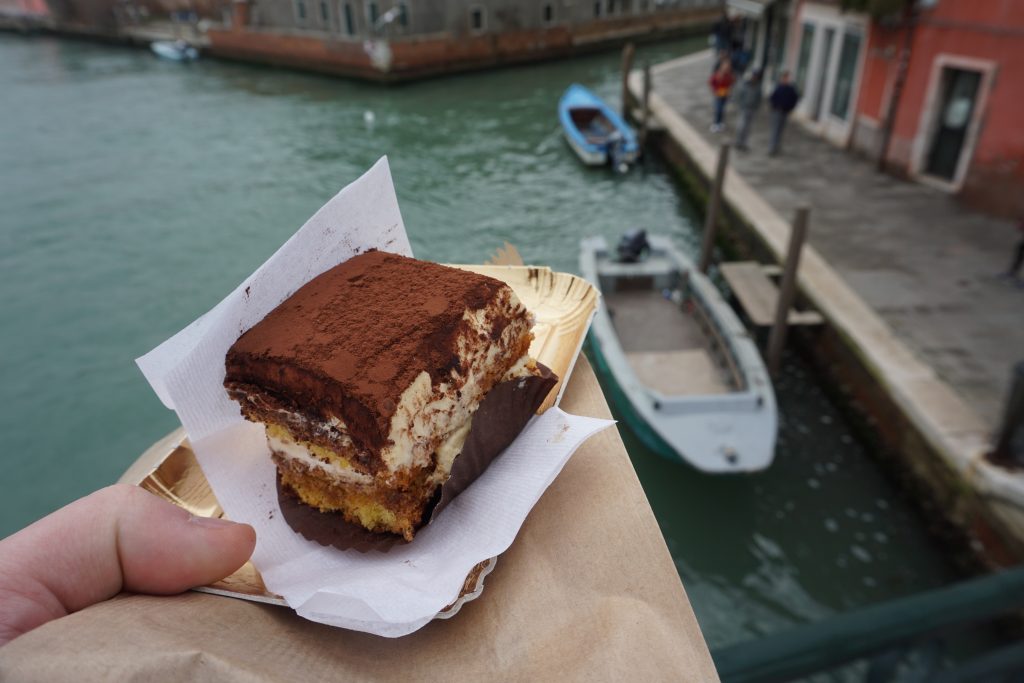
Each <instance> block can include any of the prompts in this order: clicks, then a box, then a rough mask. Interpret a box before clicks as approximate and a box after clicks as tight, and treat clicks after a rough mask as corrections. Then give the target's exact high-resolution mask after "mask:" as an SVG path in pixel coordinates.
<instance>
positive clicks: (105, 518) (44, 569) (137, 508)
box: [0, 484, 256, 645]
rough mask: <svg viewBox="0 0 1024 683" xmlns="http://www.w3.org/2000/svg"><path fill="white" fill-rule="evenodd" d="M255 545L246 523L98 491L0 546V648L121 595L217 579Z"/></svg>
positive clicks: (131, 491)
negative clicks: (64, 617)
mask: <svg viewBox="0 0 1024 683" xmlns="http://www.w3.org/2000/svg"><path fill="white" fill-rule="evenodd" d="M255 546H256V532H255V531H254V530H253V528H252V527H251V526H249V525H248V524H236V523H234V522H228V521H226V520H221V519H208V518H204V517H194V516H192V515H190V514H189V513H188V512H186V511H185V510H182V509H181V508H179V507H177V506H175V505H172V504H171V503H168V502H167V501H164V500H161V499H159V498H157V497H156V496H154V495H152V494H151V493H148V492H146V491H144V490H142V489H140V488H138V487H136V486H129V485H127V484H117V485H114V486H108V487H107V488H105V489H101V490H99V491H97V492H95V493H93V494H91V495H88V496H86V497H85V498H81V499H79V500H76V501H75V502H73V503H71V504H69V505H67V506H65V507H63V508H61V509H60V510H57V511H56V512H54V513H53V514H51V515H49V516H47V517H44V518H43V519H41V520H39V521H38V522H36V523H35V524H32V525H31V526H28V527H26V528H24V529H22V530H21V531H19V532H17V533H15V534H13V535H11V536H8V537H7V538H5V539H3V540H2V541H0V645H3V644H4V643H6V642H8V641H10V640H12V639H14V638H16V637H18V636H19V635H21V634H23V633H26V632H28V631H30V630H32V629H34V628H36V627H37V626H41V625H42V624H45V623H46V622H48V621H50V620H51V619H56V618H58V617H62V616H65V615H67V614H70V613H72V612H75V611H77V610H80V609H83V608H85V607H88V606H89V605H92V604H94V603H97V602H100V601H102V600H106V599H107V598H111V597H113V596H115V595H117V594H118V593H119V592H121V591H123V590H124V591H131V592H135V593H150V594H154V595H169V594H172V593H180V592H182V591H185V590H188V589H189V588H192V587H194V586H202V585H205V584H207V583H211V582H213V581H217V580H218V579H222V578H224V577H225V576H228V575H229V574H231V573H232V572H234V571H235V570H236V569H238V568H239V567H240V566H242V565H243V564H244V563H245V561H246V560H248V559H249V556H250V555H251V554H252V551H253V548H254V547H255Z"/></svg>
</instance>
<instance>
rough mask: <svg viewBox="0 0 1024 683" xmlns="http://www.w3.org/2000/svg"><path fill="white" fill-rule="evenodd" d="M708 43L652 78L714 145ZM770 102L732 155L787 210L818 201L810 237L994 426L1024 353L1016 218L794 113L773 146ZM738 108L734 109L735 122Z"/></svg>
mask: <svg viewBox="0 0 1024 683" xmlns="http://www.w3.org/2000/svg"><path fill="white" fill-rule="evenodd" d="M710 68H711V66H710V52H708V53H705V54H703V55H699V56H694V57H691V58H684V59H682V60H676V61H674V62H669V63H666V64H664V65H659V66H658V67H655V68H654V69H653V71H652V75H653V84H654V87H653V90H654V92H656V93H657V94H658V95H659V96H660V97H661V98H662V99H663V100H664V102H665V103H666V104H667V105H668V106H669V107H671V108H672V109H674V110H675V111H677V112H678V113H679V114H680V115H681V116H682V117H683V118H684V119H685V120H686V121H687V122H688V123H689V124H690V125H691V126H692V128H693V129H695V130H696V131H697V132H698V133H699V134H700V136H701V137H702V138H703V139H704V140H705V141H706V142H707V143H709V144H710V145H714V146H717V145H718V144H719V143H720V142H725V141H728V142H732V140H733V135H734V132H733V130H734V129H733V127H732V126H731V125H730V127H729V129H728V130H727V131H726V132H725V133H721V134H718V135H716V134H712V133H711V132H710V131H709V124H710V123H711V119H712V111H711V98H710V94H709V92H708V87H707V78H708V75H709V73H710ZM767 112H768V109H767V102H765V105H764V108H763V109H762V110H761V112H760V115H759V117H758V118H757V119H756V120H755V123H754V127H753V132H752V135H751V137H750V148H751V151H749V152H746V153H744V152H739V151H737V150H735V149H733V150H732V154H731V156H730V165H731V167H732V169H733V170H734V171H736V172H738V173H739V174H740V175H741V176H742V177H743V179H744V180H745V181H746V182H747V183H748V184H749V185H750V186H751V188H752V189H753V190H755V191H756V192H757V193H758V194H760V195H761V196H762V197H763V198H764V200H766V201H767V202H768V203H769V204H770V205H771V206H772V207H773V208H774V209H775V210H776V211H777V212H778V213H779V214H780V215H781V216H783V217H785V218H786V219H787V220H789V219H790V218H791V217H792V215H793V212H794V210H795V208H796V207H797V205H798V204H800V203H801V202H806V203H807V204H808V205H809V206H810V207H811V227H810V243H811V245H813V246H814V247H815V248H816V249H817V251H818V252H819V253H820V254H821V256H822V257H823V258H824V259H825V260H826V261H827V262H828V264H829V265H830V266H831V267H832V268H833V269H834V270H835V271H836V272H837V273H838V274H839V276H840V277H841V278H842V279H843V280H844V281H845V282H846V284H847V285H849V286H850V287H851V288H852V289H853V290H854V291H855V292H856V293H857V294H858V295H859V296H860V297H861V298H862V299H863V300H864V301H865V303H867V305H868V306H870V307H871V308H872V309H873V310H874V311H875V312H876V313H877V314H878V315H879V316H880V317H881V318H882V319H883V320H884V321H885V323H887V324H888V325H889V326H890V327H891V328H892V330H893V332H894V333H895V335H896V336H897V337H898V338H899V339H900V340H901V341H902V342H904V343H905V344H906V345H907V346H908V347H909V348H910V349H911V350H912V352H913V353H914V354H915V355H917V356H918V357H919V359H920V360H921V361H923V362H924V363H925V364H927V365H928V366H930V367H931V368H933V369H934V370H935V372H936V374H937V375H938V376H939V377H940V378H942V379H943V380H945V382H947V383H948V384H949V385H950V386H951V387H952V388H953V389H954V390H955V391H956V392H957V393H958V394H960V395H961V396H962V397H963V398H964V399H965V402H966V403H967V404H969V405H971V406H972V407H973V408H974V410H975V411H976V412H977V413H978V416H979V417H980V418H981V420H982V421H983V422H984V424H986V425H988V426H989V428H990V429H994V428H995V426H996V425H997V424H998V422H999V420H1000V419H1001V415H1002V406H1003V401H1004V400H1005V396H1006V391H1007V386H1008V379H1009V376H1010V368H1011V367H1012V365H1013V364H1014V363H1015V362H1017V361H1020V360H1024V288H1018V287H1016V286H1014V284H1013V283H1010V282H1006V281H1002V280H999V279H998V278H997V277H996V274H997V273H999V272H1000V271H1001V270H1003V269H1005V268H1006V267H1007V265H1008V264H1009V260H1010V257H1011V254H1012V249H1013V247H1014V245H1015V244H1016V240H1017V239H1019V233H1017V231H1016V228H1015V226H1014V225H1013V223H1012V222H1009V221H1004V220H998V219H995V218H991V217H987V216H985V215H983V214H980V213H977V212H974V211H971V210H970V209H967V208H965V207H964V206H962V205H961V204H960V203H958V202H957V201H956V200H954V199H953V198H952V197H950V196H949V195H947V194H945V193H943V192H941V191H939V190H935V189H932V188H930V187H926V186H923V185H919V184H916V183H909V182H904V181H901V180H898V179H896V178H893V177H891V176H888V175H885V174H881V173H878V172H876V171H875V168H874V166H873V164H872V163H870V162H868V161H866V160H863V159H859V158H857V157H855V156H854V155H852V154H849V153H847V152H845V151H843V150H841V149H838V148H836V147H835V146H833V145H832V144H830V143H828V142H826V141H824V140H823V139H822V138H819V137H817V136H815V135H812V134H811V133H809V132H808V131H806V130H805V129H804V128H803V127H802V126H801V125H800V124H799V123H798V122H796V121H792V120H791V121H790V123H789V125H788V126H787V128H786V131H785V135H784V138H783V145H782V147H783V149H782V153H781V154H780V155H779V156H778V157H774V158H773V157H769V156H768V154H767V148H768V118H769V117H768V113H767ZM736 118H738V117H734V116H732V112H730V116H729V123H730V124H732V123H734V120H735V119H736Z"/></svg>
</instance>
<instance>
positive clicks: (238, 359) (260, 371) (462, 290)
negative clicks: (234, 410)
mask: <svg viewBox="0 0 1024 683" xmlns="http://www.w3.org/2000/svg"><path fill="white" fill-rule="evenodd" d="M504 287H507V285H505V284H504V283H502V282H501V281H499V280H496V279H494V278H490V277H486V276H483V275H477V274H475V273H470V272H467V271H463V270H458V269H455V268H448V267H445V266H440V265H437V264H434V263H428V262H425V261H417V260H415V259H410V258H406V257H403V256H398V255H395V254H389V253H385V252H380V251H369V252H366V253H365V254H361V255H359V256H355V257H353V258H351V259H349V260H348V261H346V262H345V263H342V264H341V265H338V266H336V267H334V268H332V269H331V270H328V271H327V272H325V273H323V274H322V275H320V276H318V277H316V278H314V279H313V280H311V281H310V282H309V283H307V284H306V285H304V286H303V287H302V288H300V289H299V290H298V291H297V292H295V294H293V295H292V296H291V297H290V298H288V299H287V300H285V301H284V302H283V303H282V304H281V305H280V306H278V307H277V308H275V309H274V310H273V311H271V312H270V313H269V314H268V315H267V317H266V318H264V319H263V320H262V321H260V322H259V323H257V324H256V325H255V326H254V327H252V328H251V329H249V330H248V331H247V332H246V333H245V334H243V335H242V336H241V337H240V338H239V339H238V341H236V342H235V344H234V345H233V346H232V347H231V349H230V350H229V351H228V354H227V359H226V368H227V377H226V379H225V385H227V386H229V387H230V386H231V385H232V384H245V385H249V386H256V387H259V388H260V389H261V390H263V391H267V392H269V393H271V394H274V395H276V396H277V397H278V398H282V399H283V398H284V397H288V398H287V400H288V402H290V403H291V404H292V405H293V406H294V407H295V408H296V409H297V410H300V411H301V412H303V413H307V414H310V413H311V414H313V415H315V416H317V417H320V418H325V417H328V416H332V415H333V416H337V417H340V418H341V419H343V420H344V421H345V422H346V424H347V425H348V430H349V434H350V436H352V438H353V440H354V441H356V442H357V445H359V446H361V447H363V448H367V449H369V450H371V451H378V450H379V449H380V448H382V447H383V446H384V445H385V439H386V437H387V432H388V428H389V423H390V417H391V415H392V414H393V413H394V410H395V408H396V406H397V403H398V401H399V398H400V397H401V394H402V392H403V391H404V390H405V389H406V388H407V387H408V386H409V385H410V383H411V382H412V381H413V379H414V378H415V377H416V376H417V375H418V374H419V373H420V372H422V371H426V372H428V373H429V374H430V377H431V380H432V382H434V383H437V382H439V381H444V380H446V379H447V378H448V377H449V376H450V374H451V372H452V371H453V370H456V371H458V370H460V369H461V368H460V361H459V357H458V353H457V351H456V348H455V340H456V338H457V337H458V333H459V331H460V330H461V329H463V326H464V325H465V322H464V321H463V319H462V315H463V312H464V311H465V310H466V309H469V310H478V309H481V308H483V307H485V306H486V305H488V304H489V303H490V302H492V301H493V300H494V299H495V298H496V297H497V295H498V293H499V291H500V290H501V289H502V288H504ZM522 315H525V311H522ZM496 322H498V323H499V324H498V325H496V327H500V328H502V329H504V326H505V325H506V324H507V323H508V320H507V319H502V320H500V321H496ZM492 334H495V333H493V332H492ZM496 334H497V335H500V331H497V332H496Z"/></svg>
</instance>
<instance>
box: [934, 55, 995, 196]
mask: <svg viewBox="0 0 1024 683" xmlns="http://www.w3.org/2000/svg"><path fill="white" fill-rule="evenodd" d="M980 84H981V74H980V73H979V72H977V71H968V70H966V69H951V68H948V67H947V68H945V69H943V70H942V100H941V104H940V105H939V120H938V125H937V126H936V130H935V135H934V137H932V143H931V149H930V150H929V152H928V164H927V166H926V168H925V172H926V173H928V174H929V175H933V176H938V177H939V178H942V179H944V180H949V181H952V180H954V179H955V176H956V169H957V166H959V165H960V155H961V154H962V153H963V147H964V140H965V139H966V138H967V128H968V127H969V126H970V123H971V115H972V114H973V113H974V99H975V96H976V95H977V94H978V86H979V85H980Z"/></svg>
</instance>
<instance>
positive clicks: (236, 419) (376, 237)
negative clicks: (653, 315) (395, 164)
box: [137, 158, 612, 637]
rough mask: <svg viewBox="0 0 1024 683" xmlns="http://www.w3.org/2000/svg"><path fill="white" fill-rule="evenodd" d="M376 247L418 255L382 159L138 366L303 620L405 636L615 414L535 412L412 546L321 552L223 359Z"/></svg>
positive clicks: (257, 560)
mask: <svg viewBox="0 0 1024 683" xmlns="http://www.w3.org/2000/svg"><path fill="white" fill-rule="evenodd" d="M369 249H380V250H381V251H389V252H394V253H398V254H405V255H407V256H411V255H412V250H411V248H410V246H409V240H408V238H407V237H406V234H405V227H404V225H403V223H402V216H401V214H400V212H399V210H398V201H397V199H396V197H395V190H394V186H393V185H392V182H391V172H390V169H389V168H388V162H387V159H386V158H382V159H381V160H380V161H378V162H377V163H376V164H375V165H374V166H373V168H371V169H370V170H369V171H367V172H366V173H365V174H364V175H363V176H362V177H361V178H359V179H358V180H356V181H355V182H353V183H352V184H350V185H349V186H347V187H346V188H345V189H343V190H342V191H341V192H339V193H338V194H337V195H336V196H335V197H334V198H333V199H331V200H330V201H329V202H328V203H327V204H326V205H324V207H323V208H321V209H320V210H319V211H317V212H316V214H314V216H313V217H312V218H310V219H309V220H308V221H307V222H306V224H305V225H304V226H302V228H301V229H300V230H299V231H298V232H297V233H296V234H295V235H294V236H292V238H291V239H289V240H288V241H287V242H286V243H285V244H284V245H283V246H282V247H281V248H280V249H279V250H278V251H277V253H275V254H274V255H273V256H271V257H270V259H269V260H268V261H267V262H266V263H264V264H263V265H262V266H260V268H259V269H257V270H256V272H255V273H253V274H252V275H251V276H249V278H247V279H246V280H245V282H243V283H242V284H241V285H239V286H238V288H237V289H235V291H233V292H232V293H231V294H230V295H228V296H227V298H225V299H224V300H223V301H221V302H220V303H219V304H217V305H216V306H215V307H214V308H213V309H212V310H211V311H209V312H208V313H206V314H205V315H203V316H201V317H200V318H199V319H198V320H196V321H195V322H193V323H192V324H191V325H189V326H188V327H186V328H185V329H184V330H182V331H181V332H179V333H178V334H176V335H175V336H173V337H171V338H170V339H168V340H167V341H166V342H164V343H163V344H161V345H160V346H158V347H157V348H156V349H154V350H153V351H150V352H149V353H148V354H146V355H145V356H143V357H142V358H139V359H138V361H137V362H138V364H139V367H140V368H141V369H142V372H143V374H144V375H145V376H146V379H147V380H149V383H150V384H151V385H152V386H153V389H154V390H155V391H156V393H157V395H158V396H159V397H160V400H161V401H163V403H164V405H166V406H167V407H168V408H171V409H173V410H174V411H175V412H177V414H178V417H179V418H180V419H181V423H182V425H184V427H185V430H186V431H187V432H188V435H189V439H190V441H191V442H192V447H193V449H194V450H195V453H196V458H197V459H198V460H199V464H200V466H202V468H203V472H204V474H205V475H206V478H207V479H208V480H209V482H210V486H211V487H212V489H213V492H214V493H215V494H216V496H217V499H218V500H219V501H220V503H221V506H222V507H223V508H224V511H225V513H226V514H227V516H228V517H229V518H230V519H232V520H236V521H239V522H245V523H248V524H251V525H252V526H253V527H254V528H255V529H256V537H257V543H256V551H255V552H254V554H253V564H255V565H256V568H257V569H258V570H259V572H260V574H261V575H262V576H263V580H264V583H265V584H266V586H267V588H268V589H269V590H271V591H273V592H275V593H277V594H278V595H281V596H282V597H283V598H284V599H285V601H287V603H288V604H289V605H290V606H291V607H292V608H294V609H295V610H296V611H297V612H298V613H299V614H300V615H301V616H303V617H305V618H307V619H312V620H313V621H318V622H322V623H325V624H331V625H334V626H340V627H344V628H349V629H354V630H358V631H366V632H369V633H375V634H377V635H381V636H388V637H398V636H403V635H406V634H408V633H412V632H413V631H415V630H417V629H419V628H421V627H422V626H423V625H424V624H426V623H427V622H429V621H430V620H431V619H433V618H434V616H435V615H436V614H437V613H438V612H439V611H440V610H441V609H442V608H444V607H445V606H446V605H448V604H449V603H451V602H453V601H454V600H455V598H456V597H457V596H458V594H459V590H460V589H461V587H462V584H463V582H464V581H465V579H466V575H467V574H468V573H469V571H470V570H471V569H472V568H473V567H474V566H475V565H476V564H477V563H479V562H482V561H484V560H486V559H488V558H491V557H494V556H496V555H498V554H500V553H501V552H503V551H504V550H505V549H506V548H508V546H509V545H511V543H512V541H513V539H514V538H515V536H516V534H517V533H518V531H519V528H520V527H521V526H522V524H523V521H524V520H525V519H526V516H527V514H529V512H530V509H531V508H532V507H533V505H534V504H535V503H536V502H537V500H538V499H539V498H540V496H541V494H542V493H544V490H545V489H547V487H548V486H549V485H550V484H551V482H552V481H554V479H555V477H556V476H558V473H559V472H560V471H561V469H562V467H563V466H564V465H565V463H566V461H567V460H568V459H569V456H571V455H572V453H573V452H574V451H575V450H576V448H578V447H579V445H580V444H581V443H582V442H583V441H584V440H585V439H587V438H588V437H589V436H590V435H592V434H594V433H595V432H597V431H599V430H601V429H604V428H606V427H608V426H609V425H611V424H612V422H610V421H608V420H599V419H595V418H588V417H577V416H572V415H568V414H566V413H564V412H562V411H561V410H560V409H558V408H557V407H555V408H552V409H550V410H548V411H547V412H546V413H544V414H543V415H541V416H539V417H534V418H533V419H532V420H531V421H530V423H529V424H528V425H527V427H526V429H524V430H523V432H522V433H521V434H520V435H519V437H518V438H517V439H516V440H515V442H514V443H513V444H512V445H511V446H509V448H508V449H506V451H505V452H504V453H503V454H502V455H501V456H500V457H499V458H497V459H496V460H495V461H494V462H493V463H492V464H491V466H490V467H489V468H488V469H487V471H486V472H485V473H484V474H483V476H481V477H480V479H478V480H477V481H476V482H474V483H473V485H472V486H470V487H469V488H468V489H467V490H466V491H464V492H463V493H462V494H461V495H460V496H459V497H458V498H456V499H455V500H454V501H453V502H452V503H451V504H450V505H449V506H448V507H447V508H445V509H444V510H443V511H442V512H441V514H440V515H438V517H437V519H435V520H434V522H433V523H431V524H430V525H428V526H427V527H425V528H424V529H422V530H421V531H420V532H419V533H418V534H417V535H416V539H415V540H414V541H413V542H412V543H410V544H408V545H402V546H397V547H394V548H393V549H392V550H391V551H390V552H388V553H380V552H371V553H366V554H362V553H359V552H357V551H354V550H350V551H340V550H337V549H335V548H325V547H323V546H321V545H319V544H317V543H314V542H311V541H307V540H306V539H305V538H303V537H302V536H300V535H299V534H296V533H295V532H293V531H292V530H291V528H290V527H289V526H288V525H287V524H286V523H285V522H284V520H283V518H282V515H281V512H280V509H279V507H278V503H277V492H276V487H275V474H274V465H273V463H272V462H271V460H270V453H269V450H268V448H267V444H266V440H265V438H264V435H263V429H262V427H260V426H259V425H255V424H252V423H250V422H246V421H245V420H243V419H242V417H241V415H240V413H239V408H238V404H236V403H235V402H233V401H231V400H230V399H229V398H228V395H227V392H226V391H225V389H224V386H223V382H224V357H225V355H226V354H227V351H228V348H229V347H230V346H231V345H232V344H233V343H234V342H235V340H236V339H237V338H238V337H239V336H240V335H241V334H242V332H244V331H245V330H247V329H249V328H250V327H251V326H252V325H254V324H255V323H257V322H259V321H260V320H261V319H263V317H264V316H266V315H267V313H269V312H270V311H271V310H273V309H274V308H275V307H276V306H277V305H278V304H279V303H281V302H282V301H284V300H285V299H286V298H288V297H289V296H291V294H293V293H294V292H295V291H296V290H297V289H298V288H299V287H301V286H302V285H303V284H305V283H306V282H308V281H309V280H311V279H312V278H314V277H316V276H317V275H319V274H320V273H322V272H324V271H325V270H327V269H329V268H332V267H333V266H335V265H337V264H339V263H341V262H343V261H345V260H347V259H349V258H351V257H352V256H354V255H356V254H358V253H361V252H363V251H366V250H369Z"/></svg>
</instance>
